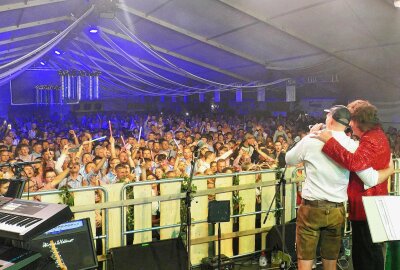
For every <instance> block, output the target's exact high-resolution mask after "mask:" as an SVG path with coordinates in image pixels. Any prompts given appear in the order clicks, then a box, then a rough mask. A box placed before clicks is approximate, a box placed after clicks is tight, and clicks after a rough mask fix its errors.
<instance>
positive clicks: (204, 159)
mask: <svg viewBox="0 0 400 270" xmlns="http://www.w3.org/2000/svg"><path fill="white" fill-rule="evenodd" d="M295 118H296V117H294V116H293V117H287V118H286V117H268V118H263V119H257V118H256V117H249V118H248V119H241V118H240V117H239V116H229V117H228V116H225V115H218V116H216V115H210V116H206V117H199V116H193V117H189V116H188V115H184V116H178V115H162V114H159V115H148V116H145V115H133V116H129V115H127V114H121V113H120V114H117V113H104V114H99V113H97V114H92V115H84V116H79V117H78V116H72V115H70V116H68V117H65V116H64V118H63V119H62V121H60V120H59V119H57V117H47V118H44V117H37V118H35V119H28V118H16V119H12V120H11V121H10V120H8V119H6V120H4V122H3V125H2V126H1V127H0V132H1V134H3V138H2V141H0V155H1V157H0V163H2V164H3V165H4V164H10V165H11V164H17V165H18V164H23V170H22V175H17V176H18V177H24V178H26V179H28V180H29V181H28V182H27V185H26V191H28V190H29V191H30V192H33V191H40V190H49V189H56V188H61V187H65V186H67V187H69V188H77V187H82V186H95V185H103V184H113V183H118V182H131V181H140V180H146V179H158V180H159V179H162V178H178V177H184V176H188V175H190V172H191V161H192V159H193V158H194V155H193V153H194V152H196V153H195V155H196V157H197V162H196V164H195V166H194V175H212V174H217V173H224V172H227V171H231V172H238V171H243V170H257V169H261V168H276V167H283V166H284V165H285V158H284V155H285V151H286V150H287V149H288V147H289V146H290V145H291V144H293V138H294V137H296V136H304V135H305V134H306V132H305V129H302V128H301V127H300V126H299V125H298V122H296V121H295V120H296V119H295ZM199 146H201V147H199ZM22 162H24V163H22ZM30 163H31V164H30ZM14 168H15V166H3V167H1V172H0V177H1V178H2V179H11V178H13V177H15V176H16V175H15V173H16V172H15V170H14ZM155 192H157V191H155Z"/></svg>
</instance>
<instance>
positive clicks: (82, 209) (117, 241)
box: [23, 159, 400, 264]
mask: <svg viewBox="0 0 400 270" xmlns="http://www.w3.org/2000/svg"><path fill="white" fill-rule="evenodd" d="M394 162H395V168H396V171H395V174H394V175H393V185H392V187H391V189H390V190H391V194H393V195H399V173H400V171H399V167H400V159H396V160H394ZM276 172H277V171H275V170H263V171H250V172H242V173H233V174H217V175H207V176H196V177H194V179H193V184H194V185H195V186H196V185H200V186H202V188H201V189H199V190H197V191H196V192H194V193H193V196H194V200H200V199H201V198H203V201H202V203H199V205H200V204H201V205H202V207H198V209H197V210H199V211H200V210H201V211H206V209H207V208H208V198H207V196H208V195H213V196H216V199H217V200H221V199H226V198H228V199H230V200H232V192H233V191H237V192H239V193H240V194H244V195H243V196H245V197H246V199H248V200H249V203H248V205H246V208H251V209H253V210H251V211H247V210H245V212H244V213H242V214H233V213H232V214H231V219H235V218H236V219H239V220H241V219H244V220H246V222H247V221H249V220H248V219H246V218H250V219H251V220H252V221H251V222H253V221H254V220H255V216H256V215H260V214H261V215H262V220H263V218H264V217H265V214H266V213H267V210H268V207H269V203H270V201H271V200H272V197H273V194H274V192H275V189H274V188H273V186H276V184H277V181H278V179H276V177H275V174H276ZM256 175H261V180H260V181H259V182H257V181H256ZM304 176H305V173H304V168H302V167H301V168H297V167H291V168H289V169H288V171H287V172H286V180H287V186H286V188H287V194H289V197H290V198H289V199H287V203H286V205H287V209H286V210H287V211H286V216H285V217H286V220H290V219H293V218H294V217H295V216H296V202H297V201H296V199H297V191H298V189H297V186H301V184H302V182H303V180H304ZM233 177H239V185H232V184H229V183H232V181H233V180H232V178H233ZM206 179H219V180H218V181H221V183H223V184H217V183H219V182H218V181H217V180H215V187H214V188H211V189H208V187H207V186H206V185H207V181H205V180H206ZM182 181H184V179H182V178H177V179H162V180H157V181H140V182H133V183H129V184H113V185H107V186H96V187H84V188H77V189H71V190H70V192H73V193H74V194H79V193H83V194H84V192H92V193H93V194H94V191H100V192H102V194H103V201H102V202H101V203H94V202H93V201H90V200H88V201H87V202H84V200H82V199H81V200H80V203H79V204H77V203H75V205H74V206H73V207H71V210H72V211H73V212H74V213H75V214H78V213H87V215H92V214H93V213H94V211H95V210H101V211H103V213H104V222H103V228H104V233H103V234H102V235H99V236H96V237H95V239H104V248H105V250H106V251H107V250H108V249H109V248H112V247H115V246H121V245H124V244H125V238H126V236H127V235H130V234H134V235H135V238H136V237H137V236H138V235H139V236H140V235H141V234H142V235H143V233H150V234H151V231H153V230H159V231H162V230H164V232H165V231H167V232H168V233H167V234H166V235H164V236H163V237H162V239H166V238H168V237H169V238H171V237H173V232H176V230H177V228H178V227H180V226H181V225H185V224H181V223H182V222H183V221H180V220H178V222H170V223H166V224H160V226H156V227H153V226H152V224H150V226H147V227H138V226H136V225H137V224H136V220H134V221H135V222H134V229H133V230H127V229H126V215H125V209H126V207H128V206H130V205H133V206H135V207H137V208H140V207H142V206H145V205H149V204H150V205H151V202H153V201H156V202H160V208H162V207H161V204H162V203H167V204H168V203H171V202H177V201H180V200H181V199H183V198H185V193H184V192H181V190H180V186H181V183H182ZM202 181H203V182H202ZM224 181H225V182H224ZM152 184H159V185H160V186H164V187H166V186H168V185H171V184H172V185H175V190H176V192H173V193H168V192H167V193H161V195H159V196H148V197H146V196H145V197H140V196H139V197H133V199H128V198H127V197H126V193H127V189H128V188H132V189H133V190H134V191H135V190H136V191H139V190H140V189H141V188H147V189H149V188H150V191H151V185H152ZM256 188H258V189H261V195H262V196H261V197H262V201H261V204H262V207H261V210H256V209H255V206H254V205H251V204H252V203H253V202H255V190H256ZM288 191H289V192H288ZM61 193H63V191H60V190H49V191H41V192H31V193H30V194H29V196H30V197H32V196H41V198H42V200H43V201H46V199H45V198H46V197H47V196H49V197H50V196H51V195H53V197H54V195H59V194H61ZM89 194H90V193H89ZM112 194H114V195H112ZM229 194H230V195H229ZM252 194H254V195H252ZM111 195H112V196H114V197H113V199H112V200H111V199H110V196H111ZM150 195H151V193H150ZM27 196H28V194H27V193H25V194H23V197H27ZM76 196H78V195H76ZM82 196H83V195H82ZM82 196H81V197H82ZM85 196H86V195H85ZM249 196H250V197H249ZM58 197H59V196H58ZM53 199H54V198H53ZM82 201H83V203H82ZM58 202H60V198H58ZM164 205H165V204H164ZM174 207H175V209H170V208H167V211H166V212H169V211H171V212H180V204H179V206H178V204H175V206H174ZM196 207H197V206H196ZM163 209H165V208H163ZM192 209H193V207H192ZM114 210H117V212H118V213H119V214H117V215H115V213H116V212H115V211H114ZM160 210H162V209H160ZM280 210H282V209H281V208H278V209H277V208H276V207H272V208H271V212H272V213H275V212H276V211H280ZM110 211H111V212H113V217H112V218H111V219H112V220H110V213H111V212H110ZM150 211H151V208H150ZM164 214H165V215H167V214H169V213H167V214H166V213H164ZM198 216H199V215H198ZM200 216H202V217H201V218H196V219H195V220H194V221H193V226H207V225H206V224H207V216H206V215H204V213H203V214H202V215H200ZM271 216H273V214H271V215H270V216H269V218H268V223H267V224H266V225H261V228H255V226H254V225H253V227H252V228H250V229H248V228H245V229H243V230H242V229H241V228H239V231H238V232H233V231H232V229H231V230H230V231H229V230H228V232H227V233H225V236H224V230H223V239H225V240H227V239H232V238H234V237H239V238H245V237H248V236H254V235H255V234H258V233H262V234H264V236H265V233H266V232H267V231H268V230H269V229H270V228H271V227H272V226H273V225H275V224H274V222H275V220H274V218H273V217H271ZM115 217H118V218H117V219H116V218H115ZM164 217H165V216H164ZM253 217H254V218H253ZM112 222H114V223H113V226H112V227H110V223H112ZM243 222H244V221H243ZM243 222H242V223H241V224H242V225H243V224H245V223H246V222H244V223H243ZM251 222H250V223H251ZM118 223H119V227H120V228H118V226H117V227H116V225H115V224H118ZM164 223H165V222H164ZM93 224H95V223H94V222H93ZM92 226H93V225H92ZM230 226H232V224H230ZM228 227H229V224H228ZM239 227H240V226H239ZM244 227H246V226H244ZM202 228H203V230H204V228H205V227H202ZM169 229H170V231H169ZM94 231H95V230H94ZM110 238H113V243H112V244H111V245H110ZM138 238H139V237H138ZM263 238H264V237H263ZM215 240H216V236H215V235H208V233H207V234H205V235H203V236H199V237H197V238H195V239H193V240H192V247H193V246H195V245H197V246H201V245H205V244H206V245H208V243H209V242H214V241H215ZM225 240H223V241H225ZM138 241H140V239H139V240H138ZM263 245H265V243H264V244H263ZM222 248H224V246H222ZM229 248H231V247H229V245H228V247H227V248H225V251H224V250H223V251H222V252H225V253H228V254H226V255H228V256H231V257H232V256H234V255H233V254H232V253H230V254H229ZM227 250H228V251H227ZM203 251H204V250H203ZM252 252H253V253H254V252H257V251H256V250H255V249H254V248H253V249H249V248H248V247H246V248H243V250H241V251H239V255H235V256H242V255H244V254H248V253H252ZM196 262H197V263H198V260H197V261H196ZM196 262H195V263H194V264H196Z"/></svg>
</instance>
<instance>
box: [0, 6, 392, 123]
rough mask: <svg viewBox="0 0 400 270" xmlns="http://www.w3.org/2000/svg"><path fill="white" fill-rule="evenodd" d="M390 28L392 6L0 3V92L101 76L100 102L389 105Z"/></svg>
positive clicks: (390, 86) (390, 94)
mask: <svg viewBox="0 0 400 270" xmlns="http://www.w3.org/2000/svg"><path fill="white" fill-rule="evenodd" d="M93 27H95V28H97V29H98V31H99V32H98V33H96V34H92V33H89V30H90V29H92V28H93ZM399 30H400V10H398V9H395V8H394V7H393V1H391V0H297V1H293V0H279V1H277V0H113V1H111V0H2V1H0V84H4V83H6V82H8V81H9V80H11V79H13V78H15V77H17V76H18V75H20V74H21V73H22V72H24V70H26V69H28V68H29V69H32V68H47V69H49V68H50V69H56V70H59V69H64V70H66V69H77V70H86V71H101V72H102V73H101V76H100V83H101V86H102V90H104V93H105V94H104V96H103V98H115V97H127V96H132V97H135V96H137V95H150V96H188V95H193V94H196V95H199V94H204V93H207V92H213V91H219V92H224V91H236V90H237V89H239V90H241V91H242V92H243V93H245V92H246V91H253V92H254V93H255V95H257V89H265V91H266V93H265V96H267V97H268V91H282V92H285V91H286V86H287V85H288V82H290V84H295V85H296V96H297V97H296V98H297V100H299V99H301V97H307V96H309V95H312V96H313V97H319V98H326V99H332V98H338V99H339V100H340V101H342V102H343V103H344V102H347V101H348V100H351V99H354V98H365V99H370V100H373V101H380V102H382V103H380V104H385V108H390V105H387V104H388V103H389V104H390V103H391V102H395V101H398V100H400V99H399V89H400V77H399V70H400V53H399V51H400V31H399ZM54 50H59V51H60V52H61V55H56V54H54ZM40 62H43V64H44V65H41V64H40ZM0 90H3V89H2V88H0ZM388 117H389V116H388Z"/></svg>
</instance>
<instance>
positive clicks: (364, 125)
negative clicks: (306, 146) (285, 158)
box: [317, 100, 393, 270]
mask: <svg viewBox="0 0 400 270" xmlns="http://www.w3.org/2000/svg"><path fill="white" fill-rule="evenodd" d="M347 108H348V109H349V111H350V112H351V121H350V123H349V124H350V126H351V128H352V130H353V135H355V136H357V137H359V138H360V145H359V147H358V148H357V150H356V151H355V152H353V151H348V149H346V148H345V147H342V145H341V143H340V141H339V140H337V139H336V137H335V135H334V134H333V133H332V134H331V133H330V132H328V131H323V132H321V133H320V134H319V135H318V136H317V138H318V139H320V140H321V141H323V142H325V145H324V147H323V148H322V151H323V152H324V153H325V154H326V155H327V156H329V157H330V158H332V159H333V160H335V161H336V162H337V163H338V164H340V165H341V166H343V168H346V169H347V170H350V171H352V172H351V174H350V183H349V187H348V191H347V193H348V196H349V206H350V207H349V219H350V221H351V226H352V232H353V234H352V243H353V244H352V259H353V267H354V269H355V270H369V269H371V270H383V269H384V259H383V249H382V244H379V243H375V244H374V243H373V242H372V239H371V234H370V231H369V227H368V224H367V221H366V215H365V210H364V206H363V203H362V197H363V196H377V195H387V194H388V190H387V181H384V182H382V183H380V184H378V185H376V186H373V185H370V186H373V187H371V188H370V187H368V186H365V182H362V178H361V179H360V177H359V176H360V175H359V174H356V173H353V172H354V171H359V170H363V169H365V168H367V167H372V168H374V169H376V170H380V169H383V168H386V167H387V166H388V163H389V162H390V165H393V162H391V161H390V146H389V142H388V140H387V137H386V136H385V133H384V131H383V130H382V128H381V125H380V123H379V118H378V111H377V109H376V107H375V106H373V105H372V104H371V103H369V102H368V101H366V100H355V101H353V102H351V103H350V104H349V105H347ZM385 180H387V177H386V179H385Z"/></svg>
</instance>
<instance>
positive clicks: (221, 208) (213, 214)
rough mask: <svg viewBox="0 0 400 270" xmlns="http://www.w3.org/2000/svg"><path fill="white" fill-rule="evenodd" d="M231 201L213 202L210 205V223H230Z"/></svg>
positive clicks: (208, 219)
mask: <svg viewBox="0 0 400 270" xmlns="http://www.w3.org/2000/svg"><path fill="white" fill-rule="evenodd" d="M230 209H231V208H230V201H211V202H209V203H208V218H207V222H208V223H218V222H229V220H230V217H231V213H230V212H231V211H230Z"/></svg>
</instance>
